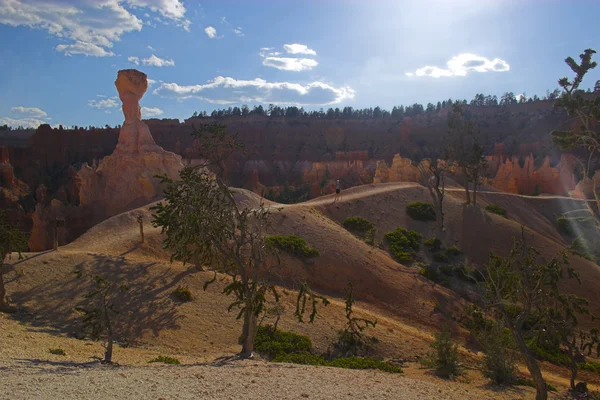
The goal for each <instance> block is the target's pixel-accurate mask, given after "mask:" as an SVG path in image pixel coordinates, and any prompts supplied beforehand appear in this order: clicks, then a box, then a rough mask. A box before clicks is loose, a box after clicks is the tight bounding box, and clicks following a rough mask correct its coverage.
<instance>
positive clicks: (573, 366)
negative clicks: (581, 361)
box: [571, 360, 577, 390]
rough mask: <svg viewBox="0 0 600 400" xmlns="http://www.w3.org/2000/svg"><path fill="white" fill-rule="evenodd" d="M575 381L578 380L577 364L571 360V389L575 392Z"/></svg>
mask: <svg viewBox="0 0 600 400" xmlns="http://www.w3.org/2000/svg"><path fill="white" fill-rule="evenodd" d="M575 379H577V363H576V362H575V360H571V389H573V390H575Z"/></svg>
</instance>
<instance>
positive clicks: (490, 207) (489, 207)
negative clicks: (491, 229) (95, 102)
mask: <svg viewBox="0 0 600 400" xmlns="http://www.w3.org/2000/svg"><path fill="white" fill-rule="evenodd" d="M485 209H486V211H489V212H491V213H494V214H498V215H500V216H502V217H504V218H506V210H505V209H504V208H502V207H500V206H497V205H495V204H488V205H487V206H485Z"/></svg>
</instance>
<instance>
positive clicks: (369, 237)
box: [365, 228, 377, 246]
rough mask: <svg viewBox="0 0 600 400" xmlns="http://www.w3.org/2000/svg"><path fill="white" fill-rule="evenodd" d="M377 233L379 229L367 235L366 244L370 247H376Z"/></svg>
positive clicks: (369, 231) (372, 230)
mask: <svg viewBox="0 0 600 400" xmlns="http://www.w3.org/2000/svg"><path fill="white" fill-rule="evenodd" d="M376 232H377V228H372V229H369V230H368V231H367V233H365V243H366V244H368V245H370V246H375V233H376Z"/></svg>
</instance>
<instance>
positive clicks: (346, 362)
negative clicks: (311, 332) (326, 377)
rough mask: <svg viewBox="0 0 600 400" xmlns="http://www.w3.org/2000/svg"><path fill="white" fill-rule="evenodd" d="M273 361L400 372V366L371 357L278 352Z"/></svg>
mask: <svg viewBox="0 0 600 400" xmlns="http://www.w3.org/2000/svg"><path fill="white" fill-rule="evenodd" d="M273 362H284V363H293V364H302V365H317V366H324V367H336V368H346V369H377V370H380V371H383V372H390V373H396V374H401V373H402V372H403V371H402V368H400V367H397V366H395V365H391V364H388V363H386V362H384V361H382V360H379V359H376V358H372V357H354V356H353V357H341V358H335V359H333V360H332V361H328V360H326V359H325V358H324V357H323V356H319V355H315V354H310V353H308V352H305V353H295V354H280V355H279V356H277V357H275V358H274V359H273Z"/></svg>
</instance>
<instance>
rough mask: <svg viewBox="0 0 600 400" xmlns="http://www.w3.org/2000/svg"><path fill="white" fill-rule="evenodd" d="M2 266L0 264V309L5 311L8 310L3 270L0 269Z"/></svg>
mask: <svg viewBox="0 0 600 400" xmlns="http://www.w3.org/2000/svg"><path fill="white" fill-rule="evenodd" d="M2 261H4V260H2ZM2 267H3V265H2V264H0V311H5V310H8V304H6V288H5V287H4V271H2Z"/></svg>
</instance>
